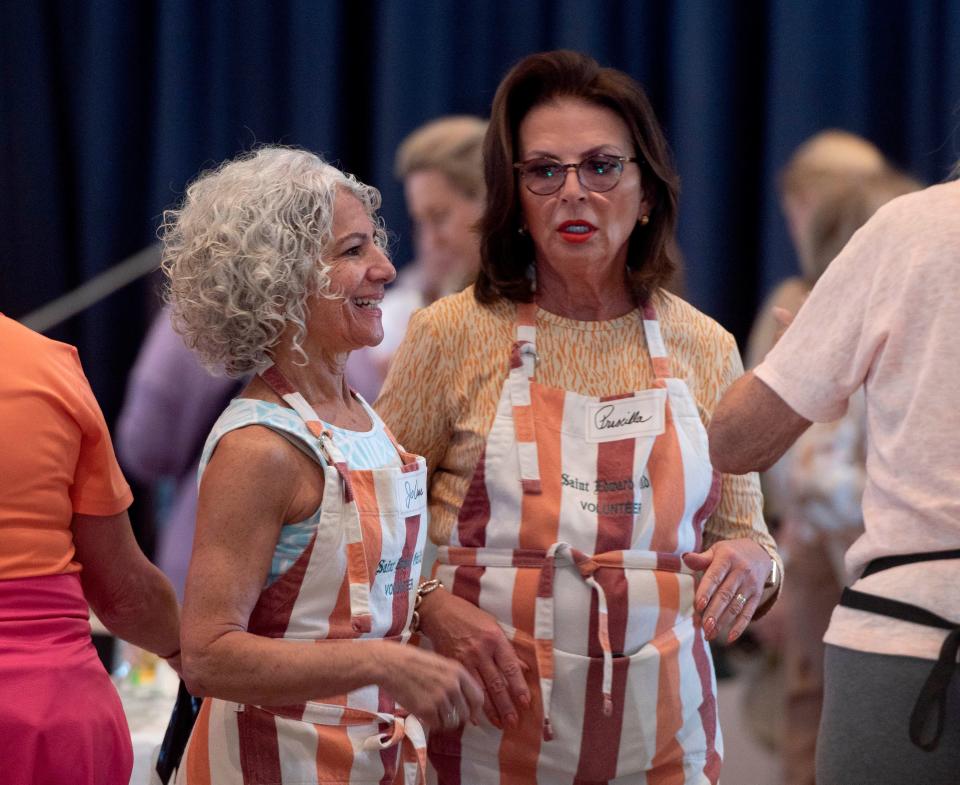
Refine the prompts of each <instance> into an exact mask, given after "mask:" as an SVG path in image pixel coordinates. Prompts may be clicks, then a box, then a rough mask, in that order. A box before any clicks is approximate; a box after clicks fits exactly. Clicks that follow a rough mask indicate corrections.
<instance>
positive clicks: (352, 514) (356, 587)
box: [260, 364, 373, 633]
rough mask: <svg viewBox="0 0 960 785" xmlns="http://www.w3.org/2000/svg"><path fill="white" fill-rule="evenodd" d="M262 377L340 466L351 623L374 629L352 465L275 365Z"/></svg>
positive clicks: (361, 630)
mask: <svg viewBox="0 0 960 785" xmlns="http://www.w3.org/2000/svg"><path fill="white" fill-rule="evenodd" d="M260 378H261V379H263V381H264V382H265V383H266V384H267V386H268V387H270V389H271V390H273V391H274V392H275V393H276V394H277V395H279V396H280V397H281V398H282V399H283V400H284V402H286V403H287V404H288V405H289V406H290V407H291V408H292V409H293V410H294V411H295V412H296V413H297V414H298V415H299V416H300V419H301V420H303V422H304V425H306V426H307V430H308V431H310V433H311V434H312V435H313V436H314V437H315V438H316V439H317V441H318V443H319V445H320V449H321V451H322V452H323V454H324V455H326V456H327V459H328V461H329V463H330V465H331V466H333V467H334V468H335V469H336V470H337V474H338V475H339V476H340V480H341V482H342V485H343V505H342V508H341V512H342V515H343V518H344V528H345V529H346V533H347V580H348V582H349V584H350V625H351V627H352V628H353V631H354V632H356V633H364V632H370V630H371V629H373V614H372V612H371V610H370V572H369V570H368V569H367V556H366V551H365V548H364V543H363V527H362V526H361V525H360V514H359V512H358V511H357V502H356V498H355V497H354V493H353V483H352V481H351V478H350V469H349V467H348V466H347V461H346V459H345V458H344V457H343V453H341V452H340V449H339V448H338V447H337V445H336V444H335V443H334V441H333V435H332V434H331V433H330V431H328V430H327V429H326V428H324V426H323V421H322V420H321V419H320V416H319V415H318V414H317V412H316V411H315V410H314V408H313V407H312V406H311V405H310V404H309V403H308V402H307V399H306V398H304V397H303V396H302V395H301V394H300V393H299V392H297V391H296V390H295V389H294V388H293V385H292V384H290V382H289V381H288V380H287V377H286V376H284V375H283V373H282V372H281V371H280V369H279V368H278V367H277V366H276V365H273V364H271V365H269V366H268V367H266V368H264V369H263V370H262V371H261V372H260Z"/></svg>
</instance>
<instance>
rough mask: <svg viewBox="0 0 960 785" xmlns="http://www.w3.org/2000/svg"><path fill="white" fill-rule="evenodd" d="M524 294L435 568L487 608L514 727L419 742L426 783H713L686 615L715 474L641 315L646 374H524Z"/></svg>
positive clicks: (655, 331) (705, 704)
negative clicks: (491, 413)
mask: <svg viewBox="0 0 960 785" xmlns="http://www.w3.org/2000/svg"><path fill="white" fill-rule="evenodd" d="M535 314H536V306H535V305H532V304H529V305H519V306H518V312H517V326H516V342H515V343H514V346H513V351H512V357H511V363H510V371H509V375H508V377H507V379H506V381H505V383H504V386H503V392H502V394H501V397H500V403H499V406H498V409H497V414H496V418H495V420H494V424H493V428H492V430H491V431H490V434H489V436H488V438H487V442H486V446H485V449H484V453H483V455H482V457H481V459H480V462H479V464H478V466H477V469H476V472H475V474H474V476H473V480H472V482H471V485H470V488H469V490H468V492H467V496H466V498H465V500H464V502H463V507H462V508H461V511H460V516H459V520H458V523H457V526H456V527H455V529H454V532H453V534H452V536H451V539H450V545H449V546H446V547H442V548H440V550H439V554H438V568H437V575H438V577H439V578H440V579H441V580H442V581H443V582H444V584H445V585H446V586H448V587H450V590H451V591H452V592H453V593H454V594H456V595H457V596H459V597H462V598H464V599H466V600H468V601H470V602H472V603H473V604H475V605H477V606H478V607H480V608H482V609H484V610H485V611H487V612H488V613H490V614H492V615H493V616H494V617H495V618H496V619H497V620H498V622H499V624H500V626H501V628H502V629H503V630H504V632H505V633H506V635H507V637H508V638H509V639H510V640H511V641H512V643H513V646H514V649H515V651H516V653H517V655H518V657H519V658H520V659H521V660H522V661H523V662H524V663H525V664H526V665H527V666H528V671H527V682H528V686H529V688H530V692H531V696H532V699H533V706H532V707H531V708H530V709H529V710H526V711H522V712H521V715H520V727H519V728H516V729H505V730H503V731H500V730H498V729H497V728H495V727H493V726H492V725H490V724H489V723H488V722H484V724H483V725H481V726H480V727H473V726H469V725H468V726H465V727H464V728H462V729H460V730H459V731H457V732H453V733H435V734H431V737H430V744H429V750H430V754H429V757H430V762H431V771H430V775H429V776H430V778H431V782H435V783H440V785H479V784H482V785H486V784H487V783H491V784H492V783H501V784H502V785H508V784H509V785H520V784H521V783H540V785H556V784H559V783H575V784H578V785H585V784H586V783H618V784H620V783H649V785H658V784H661V783H670V784H671V785H674V784H680V783H683V784H685V785H692V784H693V783H696V784H697V785H705V784H706V783H712V784H713V785H715V783H717V781H718V777H719V772H720V764H721V759H722V754H723V745H722V740H721V736H720V729H719V726H718V724H717V706H716V698H715V694H716V682H715V678H714V673H713V663H712V660H711V657H710V650H709V647H708V646H707V644H706V643H705V641H704V639H703V635H702V632H701V629H700V628H699V627H698V626H695V625H694V623H693V600H694V591H695V585H696V576H695V575H694V574H693V573H692V572H691V571H690V570H689V569H688V568H687V567H686V566H685V565H684V564H683V561H682V559H681V555H682V554H683V553H685V552H687V551H699V550H700V549H701V531H702V527H703V522H704V520H706V518H707V517H709V515H710V514H711V513H712V511H713V510H714V508H715V507H716V504H717V502H718V500H719V493H720V482H719V475H718V474H717V473H716V472H714V471H713V469H712V467H711V465H710V461H709V457H708V451H707V435H706V431H705V429H704V427H703V424H702V422H701V420H700V416H699V413H698V411H697V406H696V403H695V401H694V399H693V397H692V395H691V394H690V391H689V389H688V388H687V385H686V383H685V382H684V381H683V380H681V379H679V378H675V377H673V376H672V370H671V362H670V359H669V357H667V355H666V352H665V350H664V345H663V341H662V338H661V336H660V330H659V324H658V322H657V318H656V313H655V312H654V310H653V308H652V307H651V306H649V305H648V306H646V307H645V308H644V310H643V317H644V332H645V336H646V343H647V348H648V350H649V353H650V356H651V358H652V360H653V368H654V374H655V377H656V381H655V383H654V386H653V388H652V389H649V390H644V391H642V392H631V393H624V394H615V395H609V396H605V397H600V398H593V397H587V396H583V395H579V394H577V393H575V392H571V391H568V390H562V389H556V388H552V387H547V386H545V385H542V384H539V383H538V382H537V381H536V365H537V363H538V361H539V357H538V355H537V351H536V324H535Z"/></svg>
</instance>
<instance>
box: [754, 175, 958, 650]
mask: <svg viewBox="0 0 960 785" xmlns="http://www.w3.org/2000/svg"><path fill="white" fill-rule="evenodd" d="M755 373H756V375H757V376H758V377H759V378H760V379H761V380H762V381H763V382H765V383H766V384H767V385H769V386H770V387H771V388H772V389H773V390H774V391H775V392H776V393H777V394H778V395H779V396H780V397H781V398H783V400H784V401H786V403H787V404H789V406H790V407H791V408H792V409H794V410H795V411H796V412H797V413H798V414H800V415H802V416H803V417H806V418H807V419H809V420H813V421H815V422H827V421H830V420H833V419H836V418H837V417H839V416H841V415H842V414H843V413H844V412H845V411H846V407H847V399H848V398H849V397H850V396H851V395H852V394H853V393H854V392H855V391H856V390H857V389H858V388H859V387H861V386H862V387H863V388H864V392H865V396H866V423H867V425H866V427H867V463H866V469H867V480H866V488H865V491H864V495H863V518H864V528H865V530H864V533H863V534H862V535H861V536H860V537H859V538H858V539H857V541H856V542H855V543H854V544H853V545H852V546H851V547H850V550H849V551H847V554H846V568H847V570H848V572H849V574H850V575H849V577H850V578H851V579H852V578H855V577H856V576H859V575H860V573H861V572H862V570H863V568H864V567H865V566H866V564H867V563H868V562H869V561H871V560H872V559H875V558H878V557H881V556H890V555H896V554H907V553H919V552H926V551H941V550H948V549H955V548H960V182H953V183H947V184H943V185H937V186H933V187H932V188H928V189H926V190H924V191H920V192H917V193H914V194H909V195H907V196H902V197H900V198H898V199H895V200H894V201H892V202H890V203H888V204H887V205H885V206H884V207H882V208H881V209H880V210H879V211H878V212H877V213H876V215H875V216H874V217H873V218H871V219H870V221H869V222H868V223H867V224H866V225H865V226H864V227H863V228H862V229H860V231H858V232H857V233H856V234H855V235H854V237H853V238H852V239H851V240H850V242H849V244H848V245H847V246H846V248H844V249H843V251H842V252H841V253H840V255H839V256H838V257H837V258H836V259H835V260H834V261H833V263H832V264H831V265H830V267H829V268H828V269H827V271H826V273H824V275H823V276H822V277H821V279H820V281H819V282H818V283H817V285H816V287H815V288H814V290H813V292H812V293H811V294H810V297H809V299H808V300H807V302H806V303H805V304H804V306H803V307H802V308H801V309H800V312H799V313H798V314H797V318H796V320H795V321H794V323H793V325H791V327H790V328H789V329H788V330H787V332H786V333H785V334H784V336H783V338H782V339H781V340H780V341H779V343H777V345H776V346H775V347H774V348H773V350H772V351H771V352H770V353H769V354H768V355H767V357H766V359H765V360H764V362H763V363H762V364H761V365H760V366H759V367H758V368H757V369H756V371H755ZM854 588H855V589H858V590H860V591H864V592H868V593H871V594H877V595H881V596H885V597H890V598H893V599H898V600H901V601H903V602H908V603H911V604H913V605H917V606H920V607H922V608H926V609H928V610H931V611H933V612H934V613H937V614H939V615H940V616H943V617H945V618H947V619H951V620H953V621H957V622H958V623H960V560H957V559H953V560H948V561H943V560H941V561H930V562H922V563H918V564H910V565H904V566H901V567H894V568H892V569H888V570H883V571H881V572H878V573H875V574H874V575H871V576H870V577H869V578H864V579H861V580H858V581H857V582H856V583H854ZM945 634H946V633H945V632H944V631H943V630H939V629H936V628H932V627H925V626H922V625H918V624H912V623H909V622H902V621H897V620H895V619H891V618H887V617H883V616H877V615H875V614H870V613H866V612H864V611H858V610H853V609H850V608H843V607H838V608H836V609H835V610H834V613H833V617H832V619H831V622H830V627H829V629H828V630H827V633H826V635H825V636H824V640H825V641H826V642H827V643H830V644H834V645H837V646H843V647H846V648H851V649H857V650H859V651H866V652H875V653H880V654H899V655H907V656H913V657H923V658H926V659H936V657H937V655H938V654H939V650H940V645H941V643H942V642H943V639H944V637H945Z"/></svg>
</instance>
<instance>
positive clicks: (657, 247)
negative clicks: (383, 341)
mask: <svg viewBox="0 0 960 785" xmlns="http://www.w3.org/2000/svg"><path fill="white" fill-rule="evenodd" d="M484 170H485V179H486V184H487V202H486V207H485V213H484V217H483V219H482V221H481V227H482V230H481V257H482V264H481V272H480V275H479V277H478V279H477V283H476V285H475V286H473V287H468V288H467V289H466V290H464V291H463V292H460V293H458V294H454V295H451V296H449V297H446V298H443V299H441V300H438V301H437V302H436V303H434V304H433V305H431V306H430V307H428V308H425V309H423V310H422V311H419V312H418V313H417V314H415V315H414V316H413V319H412V320H411V323H410V329H409V330H408V331H407V336H406V338H405V339H404V342H403V344H402V345H401V347H400V349H399V350H398V352H397V354H396V356H395V358H394V362H393V365H392V366H391V370H390V373H389V375H388V377H387V381H386V383H385V386H384V390H383V392H382V393H381V396H380V398H379V399H378V401H377V407H378V411H379V412H380V413H381V415H382V416H383V418H384V420H385V421H387V422H388V423H389V425H390V427H391V428H392V429H393V430H394V432H395V433H397V435H398V436H399V438H400V440H401V441H402V442H403V443H405V444H407V445H408V446H410V447H411V448H413V449H415V450H417V451H420V452H422V453H423V454H424V455H426V456H427V458H428V463H429V466H430V472H431V474H430V510H431V521H430V527H431V529H430V533H431V538H432V539H433V541H434V542H435V543H436V544H437V545H438V546H440V547H439V554H438V568H437V570H436V571H435V576H436V580H438V581H439V582H440V586H439V587H438V588H437V589H436V590H434V591H431V592H430V593H429V594H426V595H425V596H423V597H422V602H421V607H420V619H421V630H422V631H423V634H424V636H425V637H426V638H427V639H429V641H430V643H431V644H432V646H433V647H434V649H435V650H436V651H438V652H440V653H442V654H445V655H448V656H451V657H455V658H456V659H458V660H459V661H461V662H462V663H464V664H465V665H466V666H467V668H468V669H469V670H470V672H471V673H475V674H476V675H477V676H478V678H479V679H481V680H482V682H483V684H484V687H485V689H486V698H487V700H486V704H485V710H486V711H485V721H484V722H483V723H482V724H481V725H480V726H479V727H473V726H465V727H462V728H458V729H455V730H450V729H445V730H440V731H437V732H435V733H431V735H430V761H431V764H432V765H433V767H434V769H435V772H436V781H437V782H438V783H441V785H450V784H452V783H471V784H472V783H484V784H486V783H497V782H501V783H506V782H510V783H515V785H520V783H537V782H540V783H554V782H556V783H559V782H572V781H575V782H591V783H593V782H616V783H623V784H624V785H626V784H627V783H641V782H649V783H653V782H673V783H688V784H689V785H692V784H693V783H697V784H698V785H701V784H702V785H705V784H706V783H713V784H714V785H715V783H716V782H717V781H718V778H719V776H720V767H721V762H722V755H723V743H722V739H721V734H720V731H719V728H718V726H717V706H716V684H715V675H714V671H713V665H712V661H711V655H710V651H709V646H708V645H707V641H708V640H711V639H720V640H723V641H732V640H735V639H736V638H738V637H739V635H740V634H741V633H742V632H743V630H744V629H745V628H746V627H747V624H748V623H749V622H750V620H751V619H752V618H753V617H754V616H755V615H756V614H762V612H763V611H764V610H766V608H768V607H769V606H770V605H771V604H772V603H773V601H774V599H775V595H776V592H777V591H778V588H779V562H778V557H777V555H776V549H775V545H774V542H773V540H772V538H771V537H770V535H769V533H768V532H767V530H766V526H765V525H764V522H763V517H762V514H761V499H760V489H759V483H758V481H757V478H756V476H755V475H754V476H750V477H730V476H726V475H725V476H721V475H719V474H717V473H715V472H714V471H713V468H712V467H711V466H710V463H709V461H708V460H707V442H706V430H705V427H704V425H705V422H708V421H709V419H710V415H711V412H712V409H713V406H714V404H715V402H716V401H717V400H719V397H720V395H721V393H722V391H723V390H724V389H725V387H726V386H727V385H728V384H729V383H730V382H732V381H733V380H734V379H735V378H737V377H738V376H739V375H740V374H741V373H742V365H741V361H740V356H739V354H738V352H737V348H736V344H735V342H734V340H733V337H732V336H731V335H730V334H729V333H727V332H726V331H724V330H723V329H722V328H721V327H720V326H719V325H718V324H716V323H715V322H714V321H712V320H711V319H709V318H708V317H706V316H705V315H704V314H702V313H700V312H698V311H697V310H695V309H694V308H693V307H692V306H690V305H689V304H687V303H686V302H684V301H683V300H681V299H680V298H678V297H676V296H675V295H673V294H670V293H668V292H666V291H665V290H664V289H663V287H664V285H665V284H666V283H667V282H668V281H669V280H670V279H671V277H672V273H673V270H674V260H673V259H672V258H671V256H670V251H671V249H672V247H673V246H672V240H673V237H674V228H675V224H676V220H677V181H678V178H677V174H676V172H675V170H674V169H673V166H672V163H671V160H670V154H669V151H668V148H667V144H666V140H665V138H664V136H663V132H662V131H661V129H660V125H659V123H658V121H657V119H656V116H655V115H654V113H653V109H652V107H651V106H650V103H649V101H648V99H647V97H646V95H645V93H644V91H643V88H642V87H641V86H640V85H638V84H637V83H636V82H635V81H634V80H633V79H631V78H630V77H629V76H627V75H626V74H624V73H622V72H620V71H616V70H614V69H610V68H601V67H600V66H599V65H598V64H597V63H596V62H595V61H594V60H592V59H591V58H589V57H586V56H584V55H581V54H578V53H576V52H570V51H558V52H546V53H540V54H536V55H531V56H529V57H527V58H524V59H523V60H522V61H521V62H520V63H518V64H517V65H516V66H514V68H513V69H512V70H511V71H510V73H508V74H507V76H506V77H505V78H504V80H503V81H502V82H501V84H500V87H499V88H498V90H497V93H496V96H495V98H494V101H493V108H492V112H491V121H490V128H489V130H488V132H487V136H486V139H485V142H484ZM428 401H429V405H427V404H426V402H428ZM701 574H702V575H701Z"/></svg>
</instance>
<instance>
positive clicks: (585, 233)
mask: <svg viewBox="0 0 960 785" xmlns="http://www.w3.org/2000/svg"><path fill="white" fill-rule="evenodd" d="M557 231H558V232H560V236H561V237H562V238H563V239H564V240H566V241H567V242H568V243H585V242H586V241H587V240H589V239H590V238H591V237H593V236H594V235H595V234H596V233H597V227H596V226H594V225H593V224H592V223H590V222H589V221H564V222H563V223H562V224H560V226H558V227H557Z"/></svg>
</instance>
